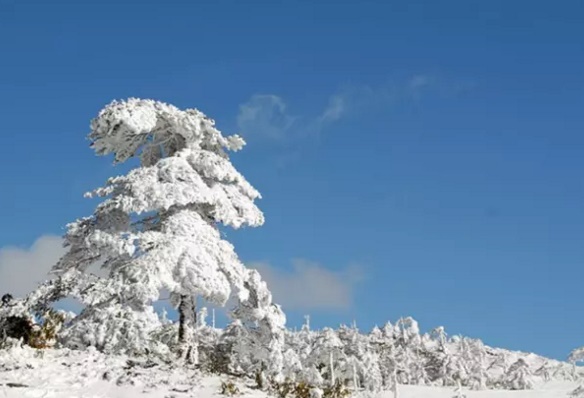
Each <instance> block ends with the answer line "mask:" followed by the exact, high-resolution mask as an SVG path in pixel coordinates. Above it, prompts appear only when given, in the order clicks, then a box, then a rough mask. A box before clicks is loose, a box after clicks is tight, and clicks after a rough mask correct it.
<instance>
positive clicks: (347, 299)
mask: <svg viewBox="0 0 584 398" xmlns="http://www.w3.org/2000/svg"><path fill="white" fill-rule="evenodd" d="M248 266H250V267H251V268H255V269H257V270H258V271H259V272H260V273H261V275H262V278H263V279H264V280H265V281H266V282H267V283H268V287H269V289H270V291H271V292H272V294H273V295H274V301H275V302H277V303H278V304H281V305H282V307H283V308H284V310H288V309H298V310H317V309H318V310H346V309H349V308H351V306H352V305H353V300H354V287H355V284H356V283H358V282H359V281H361V280H362V279H363V273H362V270H361V268H360V267H347V268H345V269H343V270H340V271H332V270H329V269H327V268H324V267H322V266H321V265H319V264H317V263H315V262H311V261H308V260H302V259H296V260H293V261H292V269H291V270H284V269H281V268H276V267H273V266H272V265H270V264H268V263H265V262H255V263H250V264H248Z"/></svg>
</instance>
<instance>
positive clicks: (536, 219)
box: [0, 0, 584, 358]
mask: <svg viewBox="0 0 584 398" xmlns="http://www.w3.org/2000/svg"><path fill="white" fill-rule="evenodd" d="M583 48H584V3H582V2H580V1H570V0H566V1H562V2H556V3H555V4H553V5H552V4H551V3H550V2H543V1H542V2H539V1H535V2H527V1H516V2H508V1H490V2H484V1H468V0H467V1H448V2H435V1H407V2H406V1H400V2H398V1H360V2H356V1H343V2H329V1H326V2H325V1H322V2H316V1H287V2H268V1H264V2H236V1H213V2H211V1H203V2H187V1H181V2H179V1H165V2H162V1H157V2H154V1H141V2H138V1H128V0H122V1H116V2H113V1H102V2H95V1H83V2H78V1H76V2H74V1H68V2H64V1H55V2H45V1H42V2H41V1H37V2H32V1H26V0H0V54H1V57H0V109H2V112H1V115H2V116H1V120H2V133H1V136H2V144H1V145H0V157H1V159H2V161H1V162H2V163H1V166H2V167H0V182H1V195H0V220H2V228H0V247H2V248H3V249H0V279H1V277H2V276H3V277H4V280H5V281H8V280H9V279H10V278H9V275H12V274H14V273H18V272H21V273H23V272H22V270H27V272H26V276H27V277H28V275H32V274H35V273H37V271H36V269H37V268H34V267H32V265H34V266H35V267H36V265H37V262H39V263H43V265H42V266H43V267H45V268H46V266H47V264H46V263H47V261H48V259H51V261H52V258H53V257H54V256H55V255H56V254H55V253H56V252H55V249H54V247H55V242H56V243H58V239H54V238H52V236H53V235H60V234H62V233H63V231H64V225H65V224H66V223H67V222H69V221H72V220H74V219H75V218H77V217H81V216H85V215H88V214H90V213H91V211H92V206H94V205H95V203H94V202H91V201H89V200H87V199H84V198H83V197H82V194H83V192H85V191H86V190H89V189H91V188H94V187H96V186H99V185H100V184H101V183H102V182H103V181H104V180H105V179H106V178H107V177H109V176H111V175H113V174H117V173H118V172H119V171H117V170H116V169H114V168H113V167H112V166H111V162H110V159H105V158H97V157H95V156H94V155H93V153H92V152H91V150H90V149H89V147H88V142H87V141H85V135H86V134H87V132H88V125H89V120H90V119H91V118H92V117H94V116H95V115H96V113H97V112H98V111H99V109H100V108H101V107H102V106H104V105H105V104H107V103H108V102H109V101H110V100H112V99H116V98H126V97H129V96H137V97H150V98H154V99H159V100H164V101H167V102H171V103H173V104H175V105H177V106H179V107H197V108H199V109H201V110H203V111H204V112H206V113H207V114H209V115H210V116H212V117H213V118H215V119H216V120H217V123H218V125H219V127H220V128H221V129H222V130H223V131H224V132H225V133H235V132H242V133H243V135H244V136H245V137H246V138H247V140H248V144H249V145H248V147H247V148H246V150H245V151H243V152H241V153H238V154H236V155H235V156H234V157H233V160H234V163H235V164H236V165H237V166H238V167H239V168H240V170H241V171H242V172H243V173H244V174H245V175H246V176H247V177H248V179H249V180H250V181H251V182H252V183H253V184H254V185H255V186H256V187H257V188H258V189H259V190H260V191H261V192H262V194H263V196H264V199H263V200H262V201H261V202H260V206H261V207H262V209H263V210H264V211H265V213H266V217H267V222H266V225H265V226H264V227H262V228H259V229H255V230H252V229H246V230H241V231H229V232H228V238H229V239H230V240H232V241H233V243H234V244H235V245H236V248H237V250H238V252H239V253H240V256H241V258H242V259H243V260H244V261H246V262H255V265H256V266H258V267H259V268H260V269H263V270H264V271H265V273H266V277H267V278H268V279H269V280H271V281H272V282H273V285H274V291H275V295H276V297H277V298H279V299H280V300H281V301H282V302H284V303H285V305H286V304H287V306H288V308H289V311H288V314H289V323H290V325H292V326H294V325H298V324H300V322H301V316H302V315H303V314H304V313H310V314H312V322H311V323H312V324H313V325H314V326H317V327H321V326H324V325H337V324H338V323H340V322H345V323H350V322H351V321H352V320H353V319H356V320H357V323H358V325H359V326H360V327H361V328H363V329H369V328H371V327H372V326H373V325H374V324H383V323H384V322H385V321H386V320H392V321H394V320H395V319H397V318H398V317H399V316H406V315H411V316H414V317H415V318H416V319H418V321H419V322H420V324H421V326H422V328H423V329H428V328H431V327H434V326H439V325H444V326H445V327H446V329H447V331H449V332H450V333H451V334H457V333H462V334H466V335H469V336H472V337H479V338H482V339H483V340H484V341H485V342H486V343H487V344H490V345H495V346H503V347H507V348H511V349H520V350H527V351H535V352H537V353H540V354H544V355H548V356H552V357H557V358H565V356H566V355H567V353H568V352H569V351H570V350H571V349H572V348H574V347H576V346H579V345H582V344H584V320H583V318H582V316H581V312H582V307H583V302H582V299H581V294H580V289H581V281H582V278H583V276H584V272H583V265H584V245H582V240H583V238H584V183H583V181H584V179H583V170H584V167H583V166H584V156H583V155H584V136H583V134H582V133H583V132H584V112H583V111H582V110H583V109H584V73H583V70H584V52H583V51H582V49H583ZM39 238H40V240H38V241H37V239H39ZM35 241H36V242H37V243H36V244H35V245H34V246H32V247H31V245H33V244H34V243H35ZM45 250H46V251H48V252H50V253H49V254H47V252H46V251H45ZM27 267H28V268H27ZM39 267H40V268H38V269H39V270H40V269H43V268H42V267H41V266H40V265H39ZM19 270H20V271H19ZM39 273H41V272H40V271H39ZM21 279H22V278H21ZM25 279H26V278H25ZM1 284H2V282H1V281H0V285H1ZM304 284H308V286H309V287H308V288H304V289H302V290H300V286H303V285H304ZM297 286H298V289H296V287H297ZM4 287H6V283H5V285H4ZM295 289H296V290H295Z"/></svg>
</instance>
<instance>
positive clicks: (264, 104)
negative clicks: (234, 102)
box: [237, 94, 295, 139]
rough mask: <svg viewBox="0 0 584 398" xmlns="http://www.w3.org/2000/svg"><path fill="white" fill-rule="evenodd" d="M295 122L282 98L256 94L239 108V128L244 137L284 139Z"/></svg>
mask: <svg viewBox="0 0 584 398" xmlns="http://www.w3.org/2000/svg"><path fill="white" fill-rule="evenodd" d="M294 120H295V118H294V117H293V116H292V115H290V114H289V113H288V110H287V108H286V104H285V103H284V100H282V98H280V97H278V96H277V95H272V94H256V95H253V96H252V97H251V98H250V99H249V100H248V101H247V102H245V103H243V104H241V105H240V106H239V114H238V115H237V126H238V127H239V128H240V129H241V131H242V134H243V135H244V136H248V137H253V136H262V137H264V138H269V139H283V138H285V136H286V133H287V132H288V130H289V129H290V127H292V124H293V123H294Z"/></svg>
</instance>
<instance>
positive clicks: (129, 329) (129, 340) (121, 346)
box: [61, 303, 161, 355]
mask: <svg viewBox="0 0 584 398" xmlns="http://www.w3.org/2000/svg"><path fill="white" fill-rule="evenodd" d="M160 326H161V324H160V321H159V318H158V315H157V314H156V313H155V312H154V310H153V309H152V307H145V308H144V309H142V310H141V311H138V310H136V309H135V308H131V307H129V306H126V305H122V304H117V303H116V304H108V305H107V306H105V305H104V306H92V307H88V308H86V309H85V310H84V311H83V312H82V313H81V314H80V315H79V316H78V317H76V318H75V319H74V320H73V322H72V323H71V325H70V326H69V327H68V328H67V329H65V330H64V331H63V333H62V334H61V342H62V344H63V345H64V346H66V347H69V348H76V349H80V348H85V347H88V346H92V347H95V348H97V349H98V350H100V351H102V352H104V353H110V354H111V353H124V354H130V355H144V354H149V353H151V352H155V351H158V350H160V349H161V348H160V343H159V342H157V341H155V340H153V339H152V336H151V333H152V332H154V331H155V330H156V329H157V328H160Z"/></svg>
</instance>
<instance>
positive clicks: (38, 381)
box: [0, 347, 577, 398]
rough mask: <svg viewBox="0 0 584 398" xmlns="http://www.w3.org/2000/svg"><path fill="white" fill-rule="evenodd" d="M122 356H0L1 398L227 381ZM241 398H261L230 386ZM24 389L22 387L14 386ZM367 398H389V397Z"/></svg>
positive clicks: (159, 390)
mask: <svg viewBox="0 0 584 398" xmlns="http://www.w3.org/2000/svg"><path fill="white" fill-rule="evenodd" d="M41 353H42V354H41ZM127 360H128V359H127V358H126V357H123V356H105V355H103V354H100V353H98V352H96V351H94V350H89V351H84V352H83V351H69V350H43V351H38V350H35V349H31V348H28V347H23V348H15V349H10V350H2V351H0V397H5V398H20V397H39V398H40V397H47V398H49V397H63V398H75V397H79V398H98V397H99V398H118V397H120V398H121V397H128V398H134V397H144V398H180V397H198V398H210V397H221V396H222V395H221V394H220V393H219V391H220V387H221V382H222V381H225V380H228V379H227V377H220V376H210V375H202V374H200V373H198V372H197V371H195V370H193V369H185V368H182V367H172V366H168V365H163V364H159V365H156V366H152V367H143V366H129V365H128V362H127ZM235 383H236V384H237V386H238V388H239V390H240V391H241V396H242V397H250V398H265V397H267V395H266V394H265V393H264V392H261V391H257V390H254V389H253V388H251V387H250V386H246V385H245V383H244V382H242V381H241V380H235ZM11 384H23V385H26V386H19V387H17V386H14V387H11V386H10V385H11ZM576 387H577V384H576V383H574V382H557V381H554V382H550V383H540V384H539V385H537V386H536V388H535V389H533V390H529V391H501V390H495V391H492V390H489V391H466V390H465V391H464V394H465V395H466V396H467V398H505V397H509V398H555V397H567V396H568V394H569V392H570V391H572V390H574V388H576ZM454 395H455V393H454V390H453V389H452V388H440V387H422V386H400V388H399V396H400V397H401V398H450V397H453V396H454ZM367 396H368V397H374V396H378V397H387V398H390V397H393V394H392V393H390V392H383V393H379V394H368V395H367Z"/></svg>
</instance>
